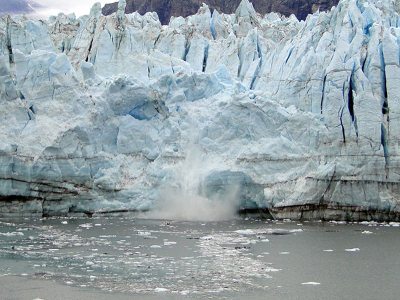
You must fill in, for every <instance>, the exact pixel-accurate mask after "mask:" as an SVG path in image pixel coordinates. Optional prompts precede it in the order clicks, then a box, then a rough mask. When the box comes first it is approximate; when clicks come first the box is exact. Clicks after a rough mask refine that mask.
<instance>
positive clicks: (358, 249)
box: [345, 248, 360, 252]
mask: <svg viewBox="0 0 400 300" xmlns="http://www.w3.org/2000/svg"><path fill="white" fill-rule="evenodd" d="M345 251H347V252H358V251H360V248H349V249H345Z"/></svg>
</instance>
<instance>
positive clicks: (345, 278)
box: [0, 218, 400, 299]
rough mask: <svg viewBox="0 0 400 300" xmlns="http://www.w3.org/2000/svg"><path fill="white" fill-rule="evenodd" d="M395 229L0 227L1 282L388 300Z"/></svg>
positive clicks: (394, 272) (67, 223)
mask: <svg viewBox="0 0 400 300" xmlns="http://www.w3.org/2000/svg"><path fill="white" fill-rule="evenodd" d="M398 225H399V224H397V223H392V224H377V223H365V224H337V223H318V222H314V223H313V222H310V223H299V222H290V221H288V222H276V221H268V220H261V219H236V220H230V221H220V222H207V223H202V222H177V221H163V220H150V219H137V218H99V219H77V218H69V219H39V220H30V219H19V220H17V221H16V220H15V219H14V220H12V221H7V220H2V222H0V273H1V274H10V275H26V276H35V277H39V278H43V279H51V280H57V281H60V282H62V283H64V284H67V285H72V286H87V287H93V288H100V289H103V290H107V291H119V292H128V293H135V294H136V295H145V294H152V293H164V295H167V294H168V295H175V298H176V297H182V298H185V299H189V298H204V297H207V298H210V297H211V298H212V297H215V298H225V297H226V298H227V299H235V298H237V299H240V298H242V297H243V295H244V294H246V295H249V296H252V297H255V298H257V299H258V298H260V299H261V298H263V297H265V296H266V295H268V297H267V298H266V299H306V298H307V299H314V298H315V299H320V298H321V297H325V298H326V299H343V298H346V297H349V295H353V296H357V297H362V296H364V297H366V298H367V299H372V298H374V297H375V296H376V297H381V298H385V297H386V298H387V299H395V295H397V294H398V293H399V292H400V287H399V286H398V284H397V281H398V274H399V273H398V270H399V267H400V259H399V258H400V257H399V256H400V254H399V251H398V249H399V246H400V239H399V235H400V231H399V230H400V228H398V227H397V226H398ZM263 299H265V298H263Z"/></svg>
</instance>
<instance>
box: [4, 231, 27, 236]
mask: <svg viewBox="0 0 400 300" xmlns="http://www.w3.org/2000/svg"><path fill="white" fill-rule="evenodd" d="M0 235H2V236H23V235H24V234H23V233H22V232H17V231H15V232H4V233H3V232H0Z"/></svg>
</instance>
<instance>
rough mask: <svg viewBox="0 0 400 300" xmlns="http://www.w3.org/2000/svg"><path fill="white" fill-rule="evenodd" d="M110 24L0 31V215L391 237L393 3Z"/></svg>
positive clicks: (206, 12)
mask: <svg viewBox="0 0 400 300" xmlns="http://www.w3.org/2000/svg"><path fill="white" fill-rule="evenodd" d="M125 7H126V3H125V1H120V2H119V5H118V11H117V13H115V14H113V15H111V16H103V15H102V14H101V6H100V4H95V5H94V6H93V8H92V9H91V12H90V14H89V15H87V16H83V17H81V18H79V19H76V17H75V15H68V16H67V15H63V14H60V15H58V16H56V17H51V18H50V19H49V20H47V21H36V20H28V19H26V18H23V17H4V18H1V19H0V77H1V80H0V95H1V98H0V101H1V106H2V110H1V112H0V128H1V130H0V141H1V142H0V193H1V195H0V215H3V216H5V215H7V216H9V215H25V214H28V215H40V216H51V215H70V214H86V215H89V216H91V215H93V214H101V213H107V212H129V211H146V210H153V211H154V210H155V209H159V208H160V207H161V208H164V209H165V208H166V207H168V204H169V203H170V204H171V205H172V204H173V205H175V206H176V207H192V208H193V205H194V204H193V203H194V202H191V201H194V200H195V201H197V202H198V201H201V202H202V204H201V205H198V203H197V202H196V203H195V204H196V207H201V208H202V209H201V210H200V209H198V210H197V211H195V214H196V216H195V217H196V220H209V219H210V216H212V218H211V219H213V220H214V219H218V218H219V215H218V214H219V212H221V213H223V214H224V215H223V218H226V217H227V216H226V213H227V212H229V213H230V214H233V213H234V212H235V211H237V210H244V211H247V210H261V211H262V212H264V213H269V214H271V216H272V217H275V218H290V219H300V218H306V219H307V218H324V219H330V220H340V219H344V220H368V221H369V220H371V219H376V220H391V221H398V220H399V212H400V206H399V200H398V199H399V198H400V193H399V180H400V178H399V175H398V172H397V171H396V170H397V169H398V167H399V161H398V145H397V140H398V139H399V138H400V131H399V130H400V129H399V128H400V126H399V125H400V124H398V123H399V119H398V118H397V117H396V116H397V115H398V113H399V112H398V110H399V107H400V105H399V103H398V97H397V95H398V94H399V92H400V91H399V88H400V77H399V75H398V74H400V72H399V71H400V63H399V59H398V58H399V57H400V50H399V44H400V38H399V37H400V30H399V25H400V19H399V15H398V11H397V10H398V5H396V3H395V2H394V1H391V0H384V1H380V2H374V1H368V0H359V1H355V0H343V1H341V2H339V4H338V6H337V7H333V8H332V9H331V11H329V12H317V13H315V14H313V15H309V16H308V18H307V19H306V21H301V22H299V21H298V20H297V19H296V18H295V17H294V16H291V17H289V18H285V17H281V16H279V15H277V14H275V13H272V14H268V15H265V16H261V15H259V14H257V13H256V12H255V10H254V8H253V6H252V4H251V3H250V2H248V1H247V0H243V1H242V2H241V4H240V5H239V7H238V9H237V11H236V13H235V14H232V15H225V14H220V13H218V12H216V11H213V12H211V11H210V9H209V8H208V6H207V5H203V6H202V7H201V8H200V9H199V11H198V13H197V14H196V15H193V16H189V17H187V18H182V17H178V18H172V19H171V21H170V23H169V25H168V26H162V25H161V23H160V22H159V20H158V16H157V14H156V13H147V14H145V15H144V16H142V15H140V14H138V13H133V14H125V13H124V11H125ZM191 203H192V204H193V205H192V204H191ZM204 204H205V205H204ZM205 206H206V207H205ZM228 207H229V208H228ZM207 208H208V209H207ZM168 211H169V212H171V210H170V209H169V210H168ZM185 211H188V210H187V209H183V210H175V213H178V212H179V213H178V214H179V218H181V219H185V218H186V219H187V218H188V216H186V217H185V216H182V214H184V212H185ZM200 211H203V214H204V216H203V215H201V213H200ZM212 212H213V213H212ZM215 212H218V213H217V215H215ZM191 213H193V209H191ZM158 215H159V214H158ZM161 216H162V214H161Z"/></svg>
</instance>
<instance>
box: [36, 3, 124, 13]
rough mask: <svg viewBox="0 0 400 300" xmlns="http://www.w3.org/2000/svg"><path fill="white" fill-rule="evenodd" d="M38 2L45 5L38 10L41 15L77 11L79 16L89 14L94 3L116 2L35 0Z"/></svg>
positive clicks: (102, 4)
mask: <svg viewBox="0 0 400 300" xmlns="http://www.w3.org/2000/svg"><path fill="white" fill-rule="evenodd" d="M34 1H35V2H36V3H38V4H41V5H43V6H44V8H43V9H40V10H39V11H38V13H39V15H40V16H43V17H48V16H50V15H58V14H59V13H60V12H63V13H65V14H71V13H75V15H76V16H77V17H79V16H82V15H88V14H89V12H90V8H91V7H92V6H93V4H94V3H96V2H100V3H101V6H104V4H106V3H111V2H115V1H116V0H115V1H112V0H109V1H107V0H105V1H104V0H103V1H98V0H97V1H96V0H57V1H54V0H34Z"/></svg>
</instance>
